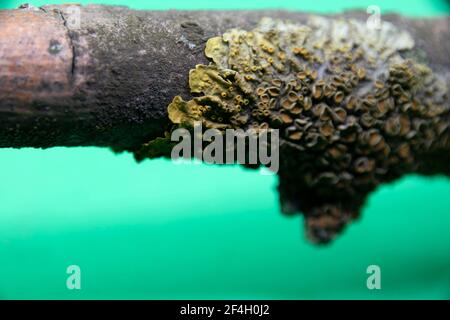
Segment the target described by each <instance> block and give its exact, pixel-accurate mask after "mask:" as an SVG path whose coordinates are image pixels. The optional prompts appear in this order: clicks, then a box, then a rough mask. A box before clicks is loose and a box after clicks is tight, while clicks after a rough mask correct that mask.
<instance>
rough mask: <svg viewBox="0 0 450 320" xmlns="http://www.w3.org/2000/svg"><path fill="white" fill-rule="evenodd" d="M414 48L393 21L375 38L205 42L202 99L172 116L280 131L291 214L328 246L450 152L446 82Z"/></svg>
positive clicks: (181, 104) (329, 23)
mask: <svg viewBox="0 0 450 320" xmlns="http://www.w3.org/2000/svg"><path fill="white" fill-rule="evenodd" d="M413 46H414V43H413V40H412V38H411V37H410V35H409V34H408V33H405V32H400V31H398V30H397V29H396V28H395V27H394V26H392V25H391V24H389V23H385V22H384V23H383V24H382V28H381V30H371V29H368V28H367V27H366V25H365V23H362V22H358V21H353V20H332V19H327V18H318V17H312V18H311V19H310V21H309V22H308V23H307V24H306V25H299V24H295V23H292V22H286V21H274V20H272V19H263V20H262V21H261V23H260V24H259V25H258V27H257V28H255V29H254V30H252V31H244V30H240V29H233V30H230V31H228V32H226V33H225V34H224V35H223V36H221V37H215V38H212V39H210V40H209V41H208V42H207V44H206V49H205V53H206V56H207V57H209V58H210V59H211V60H212V62H211V63H210V64H209V65H197V66H196V67H195V69H193V70H191V71H190V74H189V86H190V89H191V92H192V93H193V94H194V95H195V97H194V98H193V99H192V100H190V101H184V100H183V99H182V98H181V97H179V96H177V97H175V98H174V100H173V102H172V103H171V104H170V105H169V107H168V112H169V118H170V119H171V121H172V122H173V123H174V124H175V125H177V126H181V127H187V128H189V127H192V126H193V124H194V122H195V121H201V122H202V124H203V126H204V127H206V128H217V129H219V130H224V129H227V128H240V129H244V130H245V129H251V128H254V129H258V128H277V129H280V137H281V146H280V147H281V148H280V160H281V163H280V171H279V176H280V186H279V191H280V197H281V200H282V209H283V211H285V212H296V211H299V210H300V211H302V212H303V214H304V215H305V224H306V227H307V232H308V235H309V238H310V239H312V240H313V241H315V242H321V243H324V242H328V241H330V240H331V239H333V238H334V236H335V235H336V234H337V233H338V232H339V231H340V230H341V229H342V228H343V227H344V226H345V225H346V224H347V223H348V222H349V221H350V220H352V219H354V218H355V217H357V216H358V214H359V210H360V207H361V206H362V204H363V203H364V200H365V198H366V195H367V194H368V192H370V191H371V190H373V189H374V188H375V187H376V186H377V185H378V184H379V183H381V182H384V181H390V180H392V179H394V178H397V177H398V176H400V175H402V174H404V173H407V172H414V171H417V170H419V166H420V164H421V161H420V157H421V155H422V154H424V153H427V152H430V150H440V149H446V150H448V149H449V145H450V142H449V139H448V135H449V134H448V130H449V129H448V124H447V123H446V122H445V121H441V120H442V119H440V117H444V116H446V117H448V113H449V105H448V100H447V99H448V95H447V87H446V84H445V82H444V81H442V80H440V79H439V78H438V77H436V76H435V75H434V74H433V73H432V71H431V70H430V69H429V68H428V67H426V66H425V65H422V64H419V63H417V62H415V61H413V60H409V59H406V58H404V57H403V52H405V51H407V50H410V49H412V48H413Z"/></svg>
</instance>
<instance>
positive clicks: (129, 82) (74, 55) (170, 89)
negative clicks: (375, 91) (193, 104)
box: [0, 5, 450, 149]
mask: <svg viewBox="0 0 450 320" xmlns="http://www.w3.org/2000/svg"><path fill="white" fill-rule="evenodd" d="M71 6H73V5H61V6H45V7H42V8H30V7H26V6H25V7H24V8H21V9H17V10H5V11H0V30H2V31H1V34H0V119H1V125H0V147H15V148H20V147H41V148H47V147H53V146H108V147H113V148H115V149H133V148H135V147H137V146H139V145H141V144H142V143H143V142H146V141H149V140H151V139H153V138H155V137H157V136H161V135H162V134H163V133H164V131H165V129H166V128H167V125H168V124H169V121H168V118H167V105H168V104H169V103H170V101H171V100H172V99H173V97H174V96H176V95H179V94H181V95H182V96H183V98H185V99H189V98H190V93H189V90H188V85H187V76H188V73H189V70H190V69H191V68H193V67H194V66H195V65H196V64H199V63H203V64H207V63H208V61H207V59H206V58H205V56H204V45H205V42H206V40H207V39H209V38H211V37H214V36H218V35H221V34H222V33H223V32H224V31H226V30H227V29H230V28H234V27H239V28H242V29H251V28H253V27H254V26H255V25H256V24H257V22H258V21H259V20H260V19H261V18H262V17H273V18H280V19H290V20H294V21H298V22H304V21H305V20H306V18H307V16H308V14H306V13H300V12H288V11H237V12H233V11H165V12H160V11H158V12H154V11H136V10H130V9H128V8H125V7H108V6H98V5H90V6H84V7H80V22H81V25H80V26H79V28H78V26H76V24H72V23H71V19H73V11H71V9H70V8H71ZM339 16H341V17H352V18H359V19H366V18H367V15H366V14H365V13H362V12H349V13H345V14H342V15H339ZM382 19H383V20H386V21H391V22H393V23H394V24H396V25H397V26H400V27H401V28H403V29H407V30H408V31H409V32H410V33H411V34H412V35H413V36H414V38H415V41H416V44H417V45H416V49H415V51H414V55H415V57H416V58H417V59H420V60H422V61H425V62H427V64H428V65H430V66H431V67H432V68H433V69H434V70H435V71H437V72H439V73H442V74H444V75H446V76H447V78H450V77H449V67H450V58H449V56H448V52H449V51H450V43H449V41H447V40H448V39H449V38H450V28H449V19H448V18H437V19H410V18H405V17H402V16H398V15H385V16H383V17H382Z"/></svg>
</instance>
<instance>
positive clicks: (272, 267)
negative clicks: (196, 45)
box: [0, 0, 450, 299]
mask: <svg viewBox="0 0 450 320" xmlns="http://www.w3.org/2000/svg"><path fill="white" fill-rule="evenodd" d="M49 1H51V0H48V1H34V2H33V4H34V5H42V4H45V3H47V2H49ZM62 2H64V1H53V3H62ZM70 2H73V1H70ZM90 2H91V1H81V3H90ZM101 2H102V3H107V4H126V5H128V6H130V7H133V8H138V9H174V8H177V9H208V8H214V9H219V8H220V9H257V8H287V9H296V10H307V11H314V12H339V11H342V10H344V9H349V8H362V9H364V8H366V7H367V6H368V5H379V6H380V7H381V10H382V12H383V13H384V12H389V11H397V12H401V13H403V14H407V15H411V16H435V15H444V14H448V13H449V12H450V10H449V6H448V2H447V1H444V0H443V1H375V0H370V1H335V0H333V1H300V0H294V1H288V0H285V1H268V0H258V1H253V2H250V1H248V2H247V1H241V0H240V1H234V0H228V1H224V2H211V1H209V0H208V1H206V0H205V1H195V2H192V1H181V0H180V1H174V0H166V1H155V2H153V1H144V0H142V1H128V2H125V1H123V0H115V1H106V0H103V1H101ZM20 3H21V2H19V1H1V2H0V8H14V7H17V6H18V5H19V4H20ZM0 32H1V30H0ZM0 72H1V70H0ZM276 184H277V178H276V177H275V176H265V175H262V174H259V173H258V172H256V171H248V170H244V169H242V168H240V167H237V166H227V167H224V166H222V167H220V166H208V165H194V164H183V165H180V164H178V165H177V164H174V163H171V162H169V161H165V160H154V161H146V162H144V163H142V164H139V165H138V164H136V163H135V162H134V160H133V158H132V156H131V155H129V154H122V155H115V154H113V153H112V152H110V151H109V150H107V149H99V148H54V149H49V150H34V149H22V150H12V149H0V298H3V299H18V298H32V299H34V298H38V299H47V298H60V299H78V298H85V299H92V298H114V299H115V298H125V299H135V298H136V299H141V298H142V299H147V298H150V299H197V298H200V299H219V298H220V299H241V298H245V299H260V298H261V299H316V298H322V299H329V298H341V299H347V298H356V299H366V298H367V299H380V298H388V299H392V298H400V299H409V298H411V299H420V298H424V299H450V197H449V196H450V180H449V179H447V178H444V177H439V176H437V177H434V178H423V177H418V176H409V177H407V178H404V179H402V180H399V181H397V182H395V183H393V184H390V185H385V186H383V187H381V188H379V189H378V190H377V192H375V193H374V194H372V196H371V197H370V198H369V201H368V203H367V206H366V207H365V209H364V210H363V214H362V218H361V219H360V220H359V221H358V222H356V223H354V224H352V225H351V226H350V227H349V228H348V229H347V230H346V231H345V233H344V234H343V235H342V236H341V237H340V238H339V239H337V240H336V241H335V242H334V243H333V244H331V245H330V246H327V247H315V246H313V245H311V244H309V243H307V242H306V241H305V240H304V236H303V230H302V219H301V217H300V216H295V217H285V216H283V215H281V214H280V211H279V204H278V199H277V193H276V189H275V188H276ZM72 264H76V265H79V266H80V267H81V272H82V284H81V285H82V289H81V290H73V291H71V290H68V289H66V278H67V274H66V268H67V266H69V265H72ZM372 264H376V265H379V266H380V267H381V275H382V280H381V284H382V289H381V290H374V291H371V290H368V289H367V288H366V279H367V276H368V275H367V274H366V268H367V266H369V265H372Z"/></svg>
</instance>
